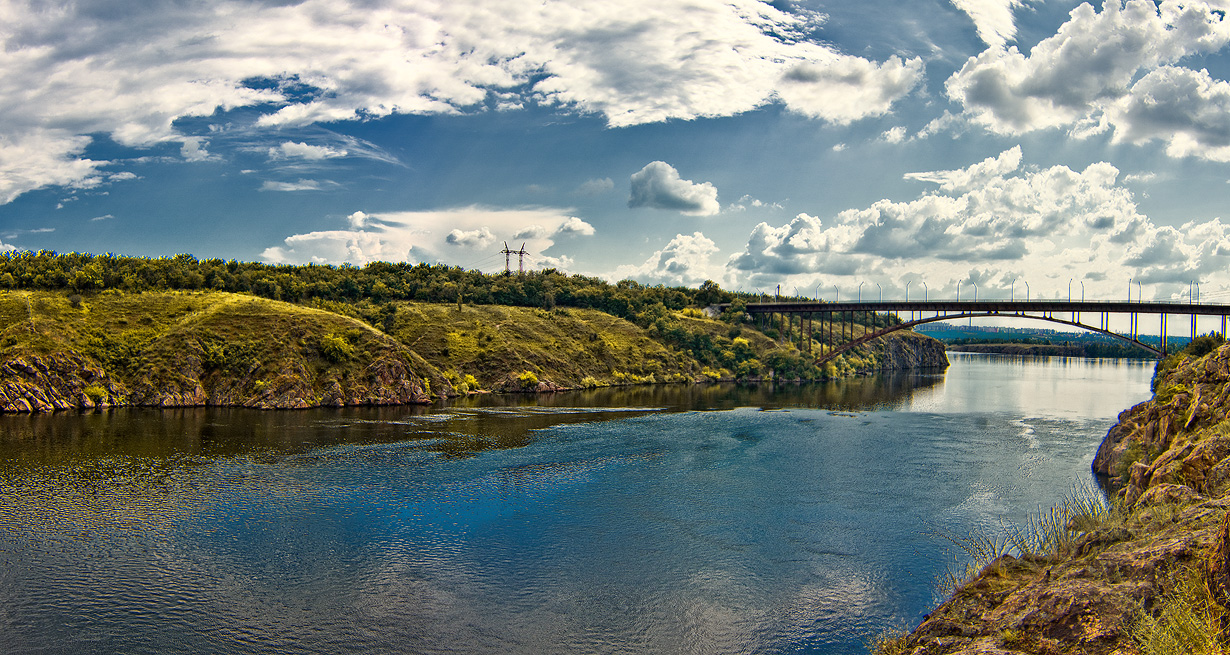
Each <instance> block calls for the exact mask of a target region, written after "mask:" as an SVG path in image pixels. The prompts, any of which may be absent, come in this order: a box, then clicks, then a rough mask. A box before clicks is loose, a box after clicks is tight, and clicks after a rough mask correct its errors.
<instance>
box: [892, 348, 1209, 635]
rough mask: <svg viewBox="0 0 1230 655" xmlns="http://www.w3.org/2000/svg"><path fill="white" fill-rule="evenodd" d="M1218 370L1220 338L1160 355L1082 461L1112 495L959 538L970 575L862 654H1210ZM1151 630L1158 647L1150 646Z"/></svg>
mask: <svg viewBox="0 0 1230 655" xmlns="http://www.w3.org/2000/svg"><path fill="white" fill-rule="evenodd" d="M1228 382H1230V346H1225V345H1223V346H1221V347H1220V348H1218V349H1216V350H1214V351H1213V352H1211V353H1208V354H1206V355H1204V356H1199V357H1197V356H1194V355H1193V354H1192V353H1191V352H1187V351H1185V352H1183V353H1179V354H1178V355H1176V356H1174V357H1173V358H1172V359H1169V360H1167V361H1165V362H1163V363H1162V364H1161V365H1160V366H1159V372H1158V375H1157V377H1156V379H1155V382H1154V391H1155V395H1154V397H1153V398H1152V399H1151V400H1149V401H1147V402H1144V403H1141V404H1139V405H1136V406H1135V407H1132V408H1130V409H1127V410H1125V411H1123V412H1122V413H1121V414H1120V415H1119V418H1118V422H1117V423H1116V424H1115V425H1114V426H1113V427H1112V428H1111V429H1110V430H1109V432H1108V433H1107V436H1106V438H1105V439H1104V441H1103V442H1102V444H1101V446H1100V447H1099V449H1098V453H1097V456H1096V457H1095V459H1094V462H1093V469H1094V472H1095V473H1097V474H1099V475H1102V476H1105V477H1106V478H1107V479H1108V480H1109V482H1110V484H1111V485H1112V489H1114V492H1113V494H1114V503H1113V505H1112V506H1111V507H1109V508H1107V507H1105V506H1103V505H1100V504H1098V503H1095V502H1091V499H1090V498H1082V497H1080V495H1079V494H1078V495H1077V496H1075V497H1073V498H1072V499H1071V500H1070V501H1069V502H1067V503H1065V504H1064V505H1062V506H1060V507H1058V508H1056V509H1055V510H1052V511H1051V512H1050V513H1047V514H1042V515H1040V516H1039V517H1038V518H1037V520H1036V521H1034V522H1033V524H1031V525H1027V526H1024V527H1023V528H1021V529H1020V530H1019V531H1018V532H1017V533H1015V534H1010V535H1009V536H1008V537H1007V538H1004V539H1002V540H997V539H995V538H990V539H983V538H978V537H976V536H975V537H971V538H970V539H969V540H967V541H964V542H962V543H963V544H964V545H963V546H962V547H963V548H965V549H966V550H967V551H968V552H970V553H972V554H974V555H975V566H976V567H978V568H974V569H971V571H972V572H973V575H971V576H968V577H967V576H963V575H958V576H956V578H955V579H954V580H953V583H954V584H953V587H954V590H953V593H952V595H951V597H950V598H949V599H948V600H947V601H946V602H944V603H943V604H942V605H940V606H939V607H938V608H937V609H936V610H935V611H933V612H931V613H930V614H929V615H927V617H926V619H925V620H924V621H923V622H922V624H921V625H919V626H918V627H917V628H916V629H915V630H914V631H913V632H912V633H910V634H908V635H901V636H899V637H895V638H882V639H881V641H880V643H879V644H878V646H877V650H876V652H877V653H881V654H883V655H897V654H905V653H911V654H915V655H924V654H925V655H948V654H957V653H959V654H962V655H975V654H983V655H999V654H1013V653H1032V654H1039V653H1042V654H1052V653H1054V654H1060V653H1064V654H1066V653H1089V654H1094V655H1110V654H1121V655H1126V654H1129V653H1143V652H1167V653H1169V652H1174V653H1200V652H1210V653H1221V652H1224V651H1223V650H1221V648H1222V645H1223V642H1222V641H1221V640H1222V638H1223V637H1222V630H1223V626H1224V625H1226V621H1227V618H1230V615H1228V614H1227V612H1226V610H1225V609H1224V608H1225V606H1226V605H1227V604H1230V516H1228V514H1227V511H1228V510H1230V495H1227V492H1230V420H1228V416H1230V400H1228V399H1230V384H1228ZM1010 551H1011V553H1010ZM1178 621H1182V622H1183V623H1184V624H1185V626H1186V627H1185V628H1184V629H1183V630H1179V629H1178V628H1176V627H1175V625H1176V622H1178ZM1180 633H1184V634H1185V636H1182V635H1180ZM1163 641H1165V642H1167V643H1169V644H1170V645H1171V646H1170V647H1171V648H1172V650H1156V649H1154V647H1155V646H1157V645H1158V644H1159V643H1161V642H1163Z"/></svg>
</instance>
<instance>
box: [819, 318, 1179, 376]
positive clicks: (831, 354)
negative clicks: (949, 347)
mask: <svg viewBox="0 0 1230 655" xmlns="http://www.w3.org/2000/svg"><path fill="white" fill-rule="evenodd" d="M1006 317H1012V318H1028V319H1033V320H1037V321H1047V322H1050V323H1059V324H1061V325H1068V326H1071V327H1076V328H1080V329H1082V330H1088V331H1090V332H1097V333H1099V334H1105V335H1107V336H1111V337H1115V338H1116V339H1120V340H1122V341H1126V342H1128V343H1130V344H1132V345H1135V346H1139V347H1141V348H1143V349H1145V350H1148V351H1149V352H1151V353H1153V354H1155V355H1157V356H1158V357H1163V356H1165V355H1166V353H1165V351H1163V350H1162V349H1161V348H1157V347H1155V346H1152V345H1150V344H1147V343H1144V342H1142V341H1140V340H1139V339H1136V338H1134V337H1130V336H1127V335H1123V334H1119V333H1118V332H1112V331H1110V330H1104V329H1102V328H1099V327H1095V326H1092V325H1086V324H1084V323H1080V322H1077V321H1071V320H1064V319H1061V318H1055V317H1053V316H1035V315H1031V314H1004V313H1001V312H996V311H987V312H962V313H959V314H947V315H943V316H930V317H927V318H920V319H916V320H911V321H903V322H901V323H898V324H896V325H890V326H888V327H883V328H880V329H878V330H874V331H871V332H865V333H864V334H863V336H861V337H859V338H857V339H853V340H850V341H846V342H843V343H841V344H836V345H832V346H830V350H829V351H827V352H825V353H824V354H822V355H821V356H819V357H817V358H816V363H817V364H823V363H825V362H827V361H829V360H831V359H833V358H835V357H837V356H838V355H840V354H842V353H845V352H848V351H850V350H853V349H854V348H857V347H858V346H861V345H863V344H865V343H867V342H869V341H873V340H875V339H878V338H879V337H882V336H884V335H886V334H891V333H893V332H899V331H901V330H909V329H911V328H913V327H914V326H916V325H923V324H925V323H935V322H937V321H951V320H956V319H961V318H1006Z"/></svg>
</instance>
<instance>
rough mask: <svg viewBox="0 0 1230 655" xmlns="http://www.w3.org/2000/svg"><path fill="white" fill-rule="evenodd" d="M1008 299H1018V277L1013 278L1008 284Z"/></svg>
mask: <svg viewBox="0 0 1230 655" xmlns="http://www.w3.org/2000/svg"><path fill="white" fill-rule="evenodd" d="M1008 300H1009V301H1013V300H1016V278H1012V284H1010V285H1008Z"/></svg>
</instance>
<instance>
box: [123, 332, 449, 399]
mask: <svg viewBox="0 0 1230 655" xmlns="http://www.w3.org/2000/svg"><path fill="white" fill-rule="evenodd" d="M416 359H418V360H419V361H417V362H416V361H415V360H416ZM357 364H358V366H349V367H332V368H325V369H323V370H321V369H320V367H319V366H313V363H312V361H311V360H310V359H308V358H307V357H306V356H304V355H303V354H302V353H298V354H296V353H290V354H289V355H288V356H283V357H282V358H281V359H280V361H279V362H278V363H277V365H276V366H270V365H263V364H261V363H259V362H257V363H254V364H253V365H252V366H251V367H249V368H248V369H247V370H246V371H242V372H239V373H236V372H232V371H217V370H208V369H207V368H206V367H205V365H204V364H203V362H202V358H201V357H200V354H199V353H197V352H194V351H193V349H192V348H190V347H185V348H183V349H182V350H181V351H180V354H179V356H178V357H177V358H175V359H173V360H172V363H171V364H170V365H169V366H167V365H164V366H163V367H161V368H159V369H157V370H149V371H146V372H144V374H143V375H141V376H140V380H141V381H140V382H139V383H138V384H137V385H135V386H134V388H133V391H132V394H131V399H130V400H131V404H134V405H145V406H153V407H192V406H204V405H215V406H230V407H253V408H257V409H303V408H307V407H319V406H326V407H342V406H346V405H408V404H414V403H429V402H431V397H430V395H429V394H428V393H427V384H425V383H424V380H423V378H422V377H421V376H420V375H419V374H418V373H416V372H415V371H416V369H417V370H425V368H424V365H425V363H424V362H422V361H421V358H417V356H415V355H414V354H413V353H411V352H409V351H408V350H406V349H405V348H399V347H390V348H388V349H386V350H385V351H384V352H382V353H380V354H378V355H377V356H375V357H374V358H372V359H371V361H370V362H357ZM427 368H430V367H427ZM438 383H439V384H447V383H446V382H444V381H443V380H440V381H439V382H438Z"/></svg>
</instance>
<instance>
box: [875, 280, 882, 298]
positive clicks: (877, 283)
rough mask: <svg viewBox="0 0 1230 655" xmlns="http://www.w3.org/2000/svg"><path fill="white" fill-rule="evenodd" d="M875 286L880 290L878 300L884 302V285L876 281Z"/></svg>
mask: <svg viewBox="0 0 1230 655" xmlns="http://www.w3.org/2000/svg"><path fill="white" fill-rule="evenodd" d="M876 288H877V289H879V290H880V302H884V287H882V286H880V283H879V282H876Z"/></svg>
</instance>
